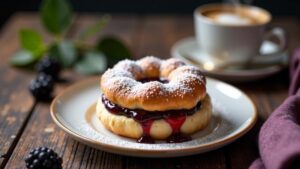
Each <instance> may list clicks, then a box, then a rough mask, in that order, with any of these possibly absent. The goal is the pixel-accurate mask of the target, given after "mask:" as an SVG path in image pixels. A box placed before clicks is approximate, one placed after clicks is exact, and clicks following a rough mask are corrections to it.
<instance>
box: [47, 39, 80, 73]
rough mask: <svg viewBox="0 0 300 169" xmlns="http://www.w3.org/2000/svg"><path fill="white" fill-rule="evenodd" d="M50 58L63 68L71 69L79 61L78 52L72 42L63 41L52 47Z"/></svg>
mask: <svg viewBox="0 0 300 169" xmlns="http://www.w3.org/2000/svg"><path fill="white" fill-rule="evenodd" d="M49 57H52V58H55V59H57V60H58V61H59V62H60V64H61V65H62V66H63V67H70V66H72V65H73V64H74V63H75V61H76V60H77V52H76V49H75V46H74V44H73V43H72V42H70V41H62V42H59V43H55V44H54V45H52V46H51V47H50V50H49Z"/></svg>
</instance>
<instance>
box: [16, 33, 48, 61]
mask: <svg viewBox="0 0 300 169" xmlns="http://www.w3.org/2000/svg"><path fill="white" fill-rule="evenodd" d="M19 39H20V43H21V46H22V48H23V49H25V50H27V51H29V52H31V53H32V54H33V55H34V56H36V57H38V56H39V55H41V54H42V52H43V51H44V50H45V48H46V47H45V44H44V42H43V39H42V36H41V35H40V34H39V33H38V32H36V31H35V30H31V29H21V30H20V32H19Z"/></svg>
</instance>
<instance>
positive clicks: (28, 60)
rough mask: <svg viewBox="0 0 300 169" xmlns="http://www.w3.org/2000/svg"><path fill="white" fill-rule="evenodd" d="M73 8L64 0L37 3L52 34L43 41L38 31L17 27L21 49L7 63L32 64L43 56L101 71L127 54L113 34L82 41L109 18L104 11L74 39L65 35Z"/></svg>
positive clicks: (82, 70) (91, 71) (87, 70)
mask: <svg viewBox="0 0 300 169" xmlns="http://www.w3.org/2000/svg"><path fill="white" fill-rule="evenodd" d="M72 16H73V9H72V7H71V5H70V4H69V2H68V0H44V1H43V2H42V4H41V7H40V18H41V23H42V24H43V26H44V27H45V29H46V30H47V31H48V32H49V34H50V35H51V36H53V39H54V40H53V41H52V42H51V43H49V44H46V43H45V42H44V41H43V38H42V36H41V34H40V33H39V32H37V31H36V30H34V29H29V28H22V29H21V30H20V31H19V41H20V46H21V48H22V49H21V50H20V51H19V52H17V53H15V54H14V56H13V57H12V58H11V60H10V63H11V64H12V65H13V66H17V67H33V65H34V64H35V63H37V62H38V61H39V60H40V59H42V58H43V57H45V56H48V57H52V58H55V59H56V60H58V61H59V63H60V64H61V65H62V66H63V68H74V70H76V71H77V72H79V73H82V74H96V73H100V72H103V71H104V70H105V69H106V68H107V67H108V66H112V65H114V64H115V63H116V62H117V61H119V60H121V59H124V58H129V57H131V52H130V50H129V49H128V48H127V47H126V45H124V43H123V42H122V41H121V40H120V39H118V38H117V37H114V36H104V37H102V38H99V39H98V41H97V42H96V43H95V44H93V45H91V44H87V43H86V41H87V40H88V39H89V38H91V37H94V36H95V35H97V34H99V32H101V31H102V30H103V29H104V28H105V26H106V25H107V24H108V22H109V20H110V16H109V15H104V16H103V17H102V18H101V19H100V20H99V21H97V22H96V23H95V24H93V25H91V26H90V27H87V28H86V29H85V30H83V31H82V32H80V34H79V38H78V39H77V40H71V39H67V38H66V36H65V35H66V34H67V33H68V31H69V30H70V28H71V25H72V19H73V17H72Z"/></svg>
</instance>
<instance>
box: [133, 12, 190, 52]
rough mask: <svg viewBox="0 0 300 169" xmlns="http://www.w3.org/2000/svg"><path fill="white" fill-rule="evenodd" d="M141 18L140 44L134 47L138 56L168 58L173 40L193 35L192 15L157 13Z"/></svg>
mask: <svg viewBox="0 0 300 169" xmlns="http://www.w3.org/2000/svg"><path fill="white" fill-rule="evenodd" d="M141 19H142V20H141V22H142V23H143V29H141V31H142V32H141V35H140V36H141V39H140V41H139V43H140V45H141V46H140V47H139V48H136V51H137V56H138V57H139V58H140V57H144V56H147V55H154V56H157V57H161V58H168V57H170V56H171V55H170V50H171V47H172V45H173V44H174V43H175V42H177V41H178V40H180V39H183V38H185V37H190V36H193V32H194V31H193V22H192V16H179V15H174V16H173V15H172V16H170V15H166V16H161V15H157V16H144V17H142V18H141Z"/></svg>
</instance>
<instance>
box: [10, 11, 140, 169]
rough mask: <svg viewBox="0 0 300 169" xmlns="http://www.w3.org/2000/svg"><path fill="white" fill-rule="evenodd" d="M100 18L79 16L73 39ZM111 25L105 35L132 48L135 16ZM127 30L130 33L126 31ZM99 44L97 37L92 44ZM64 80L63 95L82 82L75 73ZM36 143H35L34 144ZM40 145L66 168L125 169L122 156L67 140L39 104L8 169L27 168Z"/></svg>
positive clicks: (46, 106)
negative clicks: (27, 161) (27, 157)
mask: <svg viewBox="0 0 300 169" xmlns="http://www.w3.org/2000/svg"><path fill="white" fill-rule="evenodd" d="M98 18H99V17H95V16H87V15H83V16H78V17H77V20H76V21H75V23H74V27H75V28H73V29H72V32H71V33H70V35H68V36H70V37H72V38H74V37H76V35H78V34H79V32H80V31H82V30H83V29H84V28H85V27H87V26H88V25H89V24H93V23H95V21H96V20H97V19H98ZM115 18H116V19H114V20H112V21H111V23H110V24H109V26H108V27H107V28H106V29H105V31H104V32H105V34H113V35H115V36H118V37H121V38H122V39H123V40H124V41H126V42H127V44H128V45H131V46H133V44H132V43H133V41H132V39H134V36H136V35H135V31H134V30H135V24H136V22H137V20H136V19H135V17H130V16H129V17H118V16H117V17H115ZM124 30H127V31H124ZM92 41H96V38H93V39H92V40H90V42H92ZM62 77H63V78H64V79H67V82H68V83H65V84H58V85H57V86H56V93H59V92H61V91H62V90H63V89H64V88H65V87H66V86H68V85H70V82H74V81H76V80H79V79H82V78H83V76H80V75H78V74H76V73H74V72H72V71H66V72H64V74H63V76H62ZM35 140H36V141H35ZM38 146H48V147H51V148H53V149H55V150H56V151H57V152H59V154H60V155H61V156H62V157H63V160H64V168H91V169H92V168H105V169H106V168H111V169H113V168H122V162H123V160H122V158H123V157H122V156H119V155H115V154H110V153H106V152H102V151H98V150H95V149H93V148H90V147H88V146H86V145H84V144H81V143H79V142H77V141H75V140H73V139H71V138H70V137H68V136H67V135H66V134H65V133H64V132H63V131H62V130H60V129H59V128H58V127H57V126H56V125H55V124H54V122H53V121H52V119H51V117H50V114H49V104H41V103H39V104H38V105H37V107H36V109H35V110H34V112H33V115H32V118H31V119H30V121H29V123H28V125H27V126H26V129H25V131H24V132H23V135H22V137H21V139H20V140H19V142H18V144H17V146H16V149H15V151H14V152H13V154H12V156H11V158H10V160H9V161H8V163H7V165H6V168H22V166H24V162H23V158H24V156H25V155H26V154H27V153H28V151H30V149H32V148H35V147H38Z"/></svg>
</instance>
